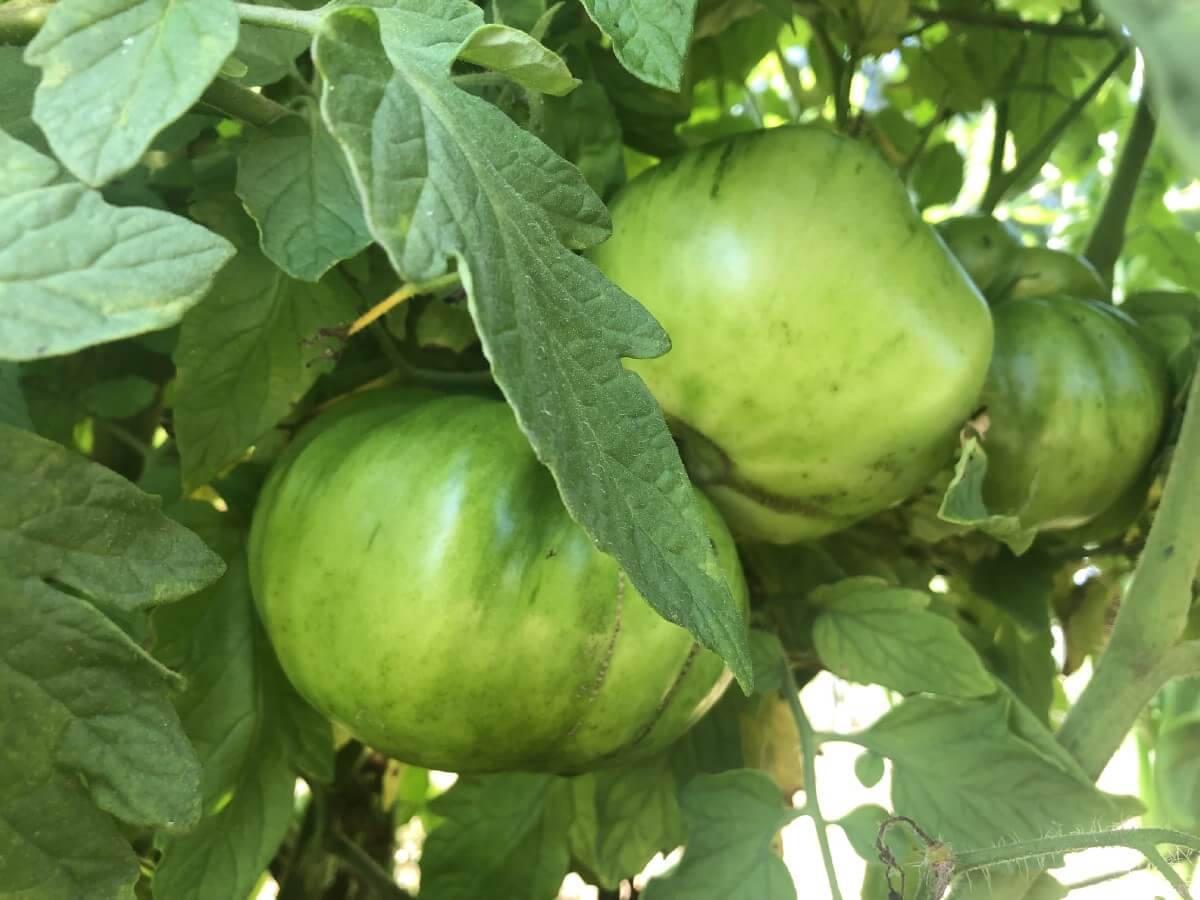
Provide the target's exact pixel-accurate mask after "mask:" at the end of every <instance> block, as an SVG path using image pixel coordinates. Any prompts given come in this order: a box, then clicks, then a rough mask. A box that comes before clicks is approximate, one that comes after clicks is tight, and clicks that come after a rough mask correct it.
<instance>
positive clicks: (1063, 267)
mask: <svg viewBox="0 0 1200 900" xmlns="http://www.w3.org/2000/svg"><path fill="white" fill-rule="evenodd" d="M1111 293H1112V292H1111V291H1110V290H1109V288H1108V285H1106V284H1105V283H1104V279H1103V278H1101V277H1100V273H1099V272H1097V271H1096V267H1095V266H1093V265H1092V264H1091V263H1090V262H1088V261H1087V260H1086V259H1084V258H1083V257H1082V256H1076V255H1075V254H1074V253H1066V252H1064V251H1062V250H1052V249H1050V248H1049V247H1024V248H1022V249H1021V252H1020V253H1018V254H1017V255H1016V257H1015V258H1014V259H1013V263H1012V267H1011V268H1010V269H1009V271H1008V275H1007V280H1006V283H1005V284H1004V285H1003V286H1002V287H1001V288H1000V289H999V291H997V292H996V293H995V295H994V296H992V295H989V296H992V302H993V303H1000V302H1002V301H1005V300H1020V299H1022V298H1023V297H1055V296H1058V295H1061V294H1065V295H1066V296H1068V297H1079V298H1080V299H1083V300H1108V298H1109V296H1110V295H1111Z"/></svg>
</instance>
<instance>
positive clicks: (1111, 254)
mask: <svg viewBox="0 0 1200 900" xmlns="http://www.w3.org/2000/svg"><path fill="white" fill-rule="evenodd" d="M1153 143H1154V112H1153V111H1152V110H1151V108H1150V97H1149V92H1148V91H1142V96H1141V98H1140V99H1139V100H1138V105H1137V111H1136V112H1135V113H1134V116H1133V124H1132V125H1131V126H1130V127H1129V135H1128V137H1126V138H1125V146H1124V147H1123V148H1122V150H1121V158H1120V161H1119V162H1118V163H1117V170H1116V172H1115V173H1114V174H1113V180H1112V184H1110V185H1109V186H1108V193H1107V194H1106V195H1105V197H1104V206H1103V208H1102V209H1101V210H1100V216H1099V218H1097V219H1096V224H1095V226H1094V227H1093V228H1092V234H1091V236H1090V237H1089V238H1088V244H1087V249H1086V250H1085V251H1084V254H1083V255H1084V256H1085V257H1087V260H1088V262H1090V263H1091V264H1092V265H1093V266H1095V267H1096V271H1097V272H1099V273H1100V276H1101V277H1102V278H1103V279H1104V281H1105V283H1106V284H1109V285H1111V284H1112V281H1113V270H1114V269H1115V268H1116V265H1117V258H1118V257H1119V256H1120V255H1121V248H1122V247H1123V246H1124V245H1125V223H1126V221H1127V220H1128V218H1129V209H1130V207H1132V206H1133V197H1134V194H1135V193H1137V184H1138V179H1139V178H1140V177H1141V174H1142V168H1143V167H1144V166H1145V164H1146V157H1147V156H1148V155H1149V154H1150V145H1151V144H1153Z"/></svg>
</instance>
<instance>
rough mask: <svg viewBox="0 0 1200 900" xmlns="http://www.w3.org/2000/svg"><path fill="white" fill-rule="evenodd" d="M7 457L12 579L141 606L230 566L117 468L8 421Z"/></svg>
mask: <svg viewBox="0 0 1200 900" xmlns="http://www.w3.org/2000/svg"><path fill="white" fill-rule="evenodd" d="M0 459H3V460H4V467H3V469H0V561H3V564H4V570H5V573H6V574H7V575H8V577H10V578H24V577H34V578H47V579H53V580H54V581H55V582H58V583H60V584H62V585H64V586H66V587H67V588H69V589H71V590H74V591H78V592H80V593H82V594H84V595H86V596H88V597H92V598H95V599H97V600H100V601H102V602H104V603H107V604H110V605H112V606H114V607H117V608H119V609H124V610H133V609H145V608H147V607H150V606H154V605H157V604H159V603H169V602H171V601H174V600H179V599H180V598H182V597H186V596H187V595H189V594H192V593H194V592H196V591H198V590H200V589H201V588H203V587H205V586H206V585H208V584H209V583H211V582H212V581H213V580H214V579H215V578H217V577H218V576H219V575H220V574H221V572H222V571H223V570H224V565H223V564H222V563H221V561H220V559H219V558H218V557H216V556H215V555H214V554H213V553H212V552H211V551H209V550H208V548H207V547H205V546H204V544H203V543H202V542H201V541H200V540H199V539H198V538H197V537H196V536H195V535H194V534H192V533H191V532H189V531H187V530H186V529H184V528H182V527H181V526H179V525H176V524H175V523H174V522H172V521H170V520H169V519H167V518H166V517H165V516H164V515H163V514H162V512H160V510H159V508H158V501H157V500H156V499H155V498H152V497H149V496H147V495H146V494H143V493H142V492H141V491H139V490H138V489H137V488H135V487H134V486H133V485H132V484H130V483H129V482H128V481H126V480H125V479H124V478H121V477H120V476H119V475H117V474H116V473H115V472H113V471H111V470H110V469H106V468H104V467H103V466H100V465H97V464H95V463H91V462H88V461H86V460H85V459H83V458H82V457H80V456H78V455H76V454H74V453H70V452H69V451H67V450H65V449H63V448H62V447H60V446H58V445H57V444H52V443H50V442H49V441H46V440H43V439H42V438H39V437H35V436H34V435H31V434H29V433H27V432H24V431H18V430H17V429H14V428H10V427H8V426H6V425H0ZM34 486H36V489H35V487H34Z"/></svg>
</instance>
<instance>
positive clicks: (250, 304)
mask: <svg viewBox="0 0 1200 900" xmlns="http://www.w3.org/2000/svg"><path fill="white" fill-rule="evenodd" d="M230 199H231V198H226V199H224V200H222V199H220V198H213V199H212V200H210V201H208V202H206V203H205V204H204V205H203V206H202V207H197V208H196V209H195V210H194V214H196V215H198V216H199V217H201V218H203V219H204V220H205V221H207V222H208V223H209V224H210V225H212V227H214V228H216V229H217V230H219V231H221V232H222V233H223V234H225V235H226V236H227V237H228V238H229V239H230V240H231V241H232V242H233V243H234V245H235V246H236V247H237V256H236V257H235V258H234V260H233V262H231V263H230V264H229V266H228V267H227V268H226V269H225V270H224V271H223V272H222V273H221V274H220V275H219V276H218V277H217V280H216V282H215V283H214V285H213V289H212V290H211V291H210V292H209V294H208V296H207V297H206V298H205V300H204V302H202V303H201V304H200V305H199V306H197V307H195V308H194V309H192V310H191V311H190V312H189V313H188V315H187V316H185V317H184V320H183V324H182V326H181V328H180V333H179V345H178V346H177V347H176V349H175V354H174V359H175V366H176V368H177V369H178V372H179V375H178V381H177V383H176V386H175V428H176V437H177V439H178V441H179V452H180V455H181V456H182V457H183V474H184V481H185V483H186V484H188V485H190V486H192V487H195V486H198V485H201V484H204V483H205V482H207V481H209V480H211V479H212V478H213V477H214V476H216V475H217V473H218V472H220V471H221V469H223V468H225V467H226V466H228V465H229V464H230V463H233V462H235V461H236V460H237V459H239V458H240V457H241V455H242V454H243V453H244V452H245V450H246V449H247V448H248V447H249V446H250V445H252V444H253V443H254V442H255V441H257V440H259V439H260V438H261V437H262V436H263V435H264V434H266V433H267V432H268V431H270V430H271V428H273V427H274V426H275V425H276V424H277V423H278V422H279V421H280V419H282V418H283V417H284V416H286V415H287V414H288V412H290V411H291V408H292V406H293V404H294V403H296V401H297V400H299V399H300V398H301V397H302V396H303V395H304V393H305V391H307V390H308V389H309V388H310V387H311V386H312V384H313V382H315V381H316V380H317V378H318V377H319V376H320V375H321V374H322V373H323V372H326V371H328V370H329V369H330V368H332V365H331V362H330V361H329V360H327V359H323V358H322V356H321V348H320V347H319V346H314V345H313V341H314V339H315V338H317V337H318V332H319V330H320V329H322V328H325V327H333V326H338V325H341V324H343V323H345V322H347V321H348V320H350V319H352V318H353V317H354V312H355V302H354V294H353V292H352V291H351V290H349V289H348V287H346V286H345V284H344V283H342V282H341V281H340V278H339V277H338V276H336V275H331V276H329V277H328V278H327V279H326V280H325V281H321V282H317V283H307V282H302V281H295V280H293V279H291V278H288V277H287V276H286V275H284V274H283V272H281V271H280V270H279V269H277V268H276V267H275V266H274V265H272V264H271V263H270V261H269V260H267V259H266V258H265V257H264V256H263V255H262V253H261V252H260V251H259V249H258V239H257V234H256V233H255V230H254V225H253V223H252V222H251V221H250V219H249V218H248V217H247V216H246V215H245V214H244V213H242V212H241V211H240V210H239V209H238V208H237V206H236V204H235V203H232V202H229V201H230Z"/></svg>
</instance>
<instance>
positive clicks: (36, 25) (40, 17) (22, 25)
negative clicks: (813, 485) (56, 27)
mask: <svg viewBox="0 0 1200 900" xmlns="http://www.w3.org/2000/svg"><path fill="white" fill-rule="evenodd" d="M53 6H54V4H53V3H46V2H21V0H17V2H15V3H4V4H0V45H2V44H28V43H29V42H30V41H31V40H33V36H34V35H35V34H37V33H38V31H39V30H40V29H41V27H42V26H43V25H45V24H46V16H47V15H49V13H50V10H51V8H53Z"/></svg>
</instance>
